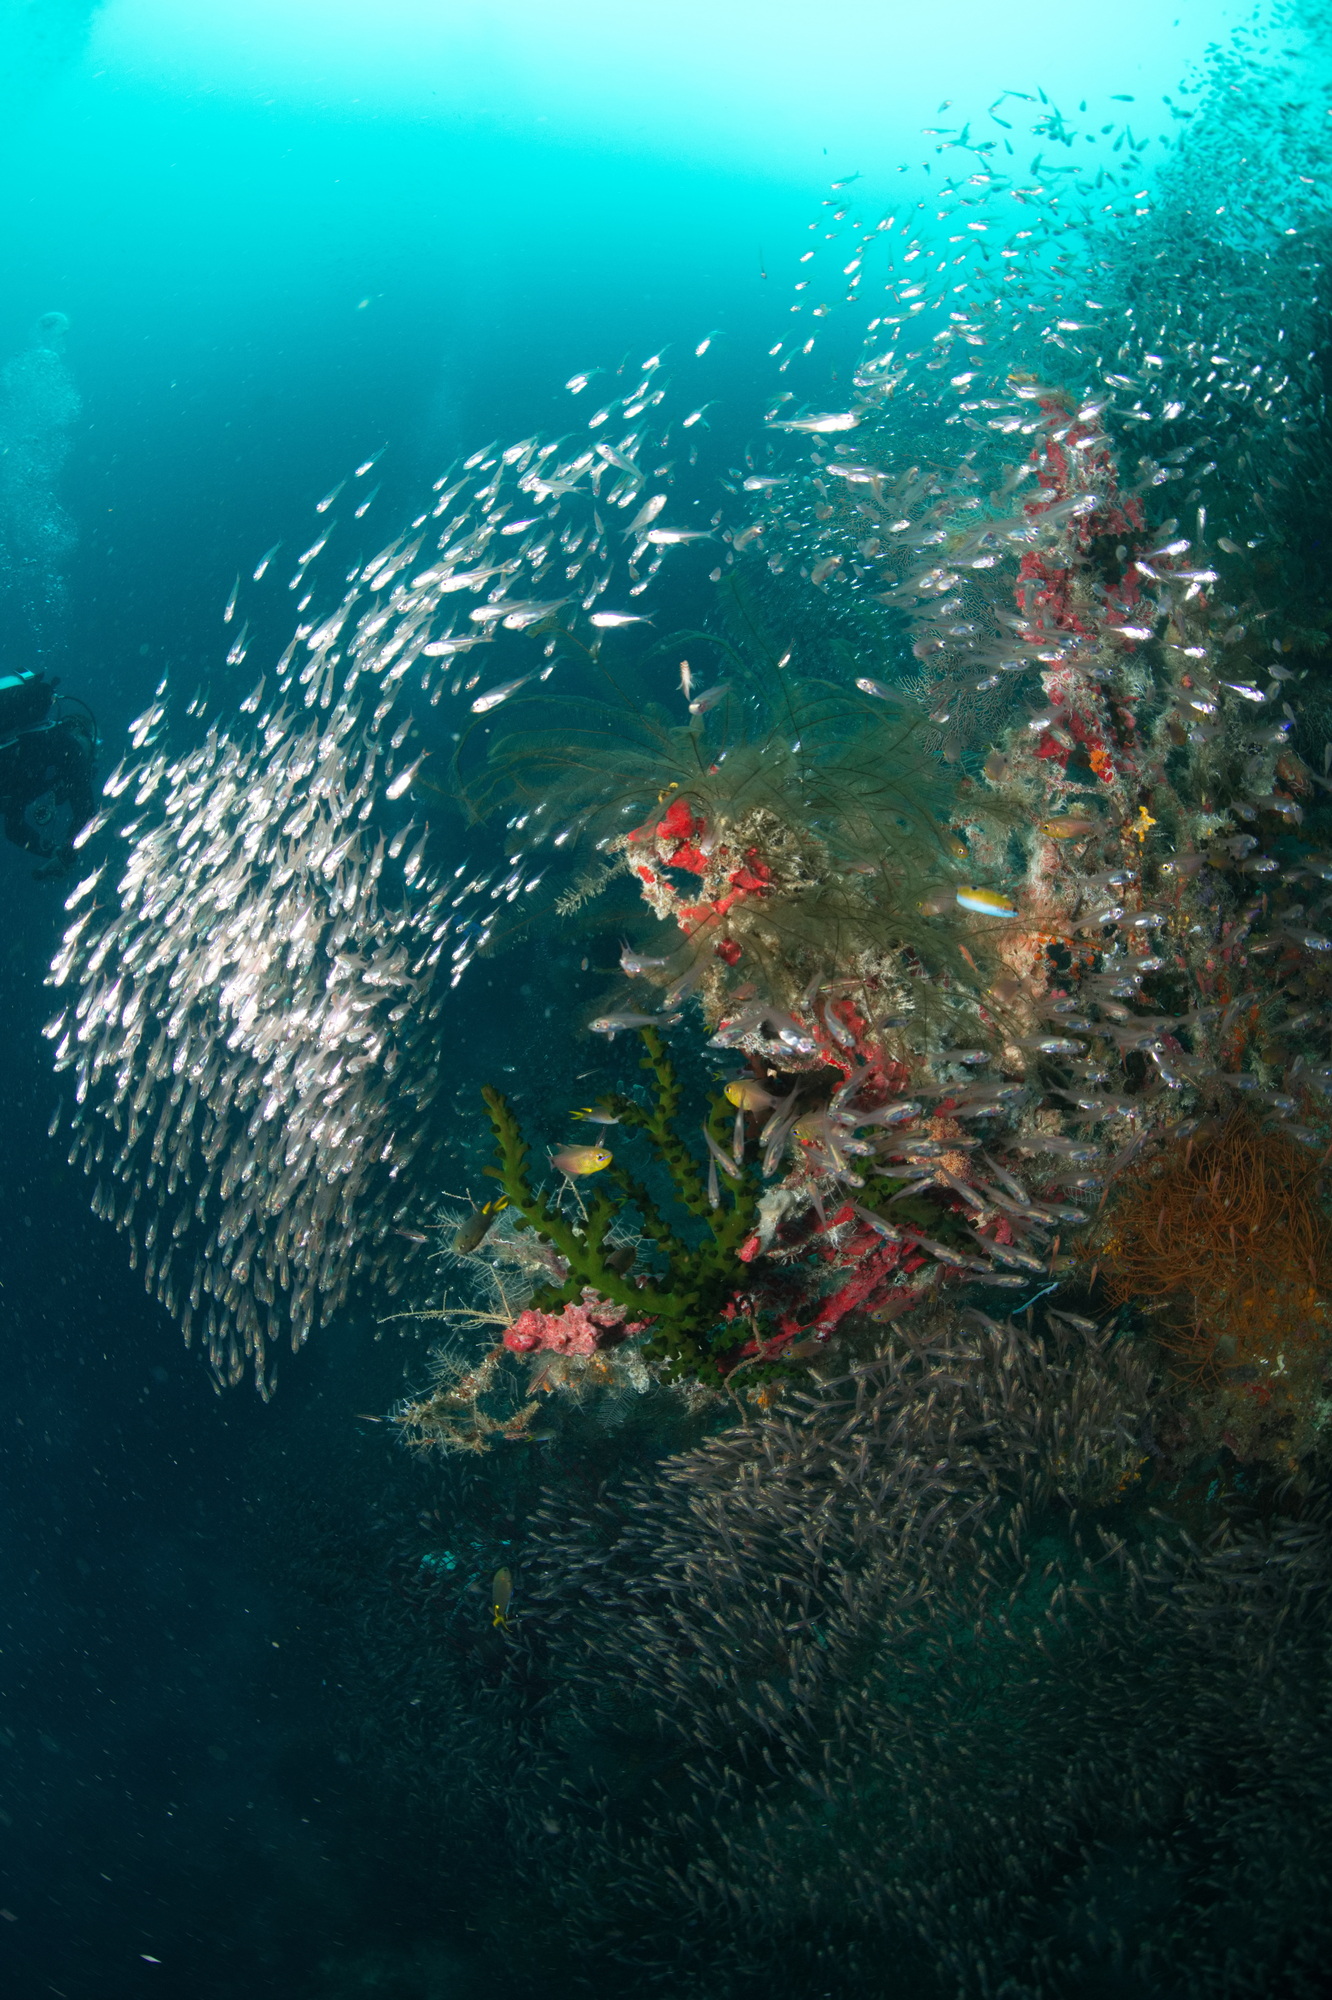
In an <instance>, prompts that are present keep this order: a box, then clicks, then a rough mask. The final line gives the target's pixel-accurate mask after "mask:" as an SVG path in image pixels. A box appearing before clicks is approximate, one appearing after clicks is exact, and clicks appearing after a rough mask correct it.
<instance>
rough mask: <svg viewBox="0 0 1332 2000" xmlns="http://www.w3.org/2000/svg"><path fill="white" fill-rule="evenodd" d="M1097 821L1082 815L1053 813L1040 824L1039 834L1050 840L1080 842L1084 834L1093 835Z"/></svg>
mask: <svg viewBox="0 0 1332 2000" xmlns="http://www.w3.org/2000/svg"><path fill="white" fill-rule="evenodd" d="M1099 824H1100V822H1099V821H1098V820H1094V819H1088V818H1087V817H1086V815H1085V814H1084V813H1055V814H1053V815H1052V817H1051V818H1049V819H1043V820H1042V821H1041V822H1040V827H1041V832H1042V833H1044V834H1048V835H1049V837H1050V839H1051V840H1081V838H1082V836H1083V834H1084V833H1095V831H1096V829H1097V826H1098V825H1099Z"/></svg>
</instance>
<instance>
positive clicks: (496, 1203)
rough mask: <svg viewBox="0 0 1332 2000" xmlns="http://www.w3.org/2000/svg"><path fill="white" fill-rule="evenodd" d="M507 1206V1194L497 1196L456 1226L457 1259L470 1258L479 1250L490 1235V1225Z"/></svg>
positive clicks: (454, 1237)
mask: <svg viewBox="0 0 1332 2000" xmlns="http://www.w3.org/2000/svg"><path fill="white" fill-rule="evenodd" d="M508 1205H509V1197H508V1195H507V1194H497V1195H496V1196H495V1199H494V1200H493V1201H487V1202H484V1203H483V1204H482V1206H481V1207H480V1208H474V1209H473V1210H472V1212H471V1214H470V1215H468V1216H465V1217H464V1218H463V1220H462V1221H461V1222H460V1223H459V1224H458V1227H457V1229H456V1230H455V1231H454V1235H453V1248H454V1252H455V1254H456V1255H457V1256H459V1257H470V1256H471V1254H472V1252H473V1251H474V1250H479V1249H480V1247H481V1245H482V1243H484V1242H485V1239H486V1237H487V1236H488V1234H489V1233H490V1225H491V1223H492V1222H493V1221H494V1220H495V1217H496V1216H497V1215H498V1214H500V1212H501V1210H503V1209H506V1208H507V1207H508Z"/></svg>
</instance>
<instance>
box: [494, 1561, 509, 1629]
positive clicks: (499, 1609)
mask: <svg viewBox="0 0 1332 2000" xmlns="http://www.w3.org/2000/svg"><path fill="white" fill-rule="evenodd" d="M512 1596H513V1574H512V1572H511V1571H510V1570H507V1569H497V1570H496V1571H495V1581H494V1582H493V1583H492V1584H491V1586H490V1598H491V1607H490V1608H491V1610H492V1611H493V1612H494V1614H495V1616H494V1619H493V1620H492V1623H494V1624H496V1625H498V1626H499V1627H500V1628H501V1629H502V1630H503V1631H505V1632H507V1631H508V1629H509V1619H508V1610H509V1599H510V1598H511V1597H512Z"/></svg>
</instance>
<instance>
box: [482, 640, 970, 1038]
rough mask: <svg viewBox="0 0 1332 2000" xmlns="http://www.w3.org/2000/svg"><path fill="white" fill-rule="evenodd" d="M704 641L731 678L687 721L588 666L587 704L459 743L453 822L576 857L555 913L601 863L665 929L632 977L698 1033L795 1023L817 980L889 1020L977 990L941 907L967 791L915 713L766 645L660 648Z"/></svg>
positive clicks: (697, 699)
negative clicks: (696, 1008) (837, 982)
mask: <svg viewBox="0 0 1332 2000" xmlns="http://www.w3.org/2000/svg"><path fill="white" fill-rule="evenodd" d="M703 640H706V643H707V644H709V645H710V646H711V647H713V648H715V649H716V650H717V651H719V653H720V654H721V657H722V666H721V669H720V671H722V672H724V673H725V674H726V675H727V676H728V678H727V679H725V680H723V681H719V682H717V683H716V684H714V685H713V686H711V687H707V688H703V689H702V690H701V691H698V692H694V691H693V690H694V687H695V683H694V681H693V680H691V679H686V682H685V688H684V692H685V693H686V695H689V694H691V693H692V699H691V700H690V702H689V710H690V713H689V716H688V720H687V721H683V722H682V721H677V720H676V719H674V718H673V717H672V716H671V714H670V713H669V711H668V710H667V709H666V708H665V707H663V706H662V704H661V703H660V702H659V701H657V700H655V699H652V698H649V697H647V696H640V695H639V693H638V692H637V691H636V690H635V688H634V687H633V686H632V685H631V684H630V682H629V681H628V680H623V679H621V678H619V677H616V676H612V675H611V674H610V672H609V670H607V669H606V668H605V667H604V664H603V661H602V659H601V657H600V656H599V655H598V657H596V658H594V659H592V660H591V661H590V662H589V663H588V664H589V668H590V670H591V671H593V672H595V673H596V674H597V675H598V676H604V680H603V682H602V684H601V685H600V686H599V688H598V689H597V691H596V693H595V695H592V696H580V695H571V696H567V697H556V696H539V697H537V698H535V699H533V700H532V701H530V702H527V703H525V704H524V705H525V706H526V708H527V709H528V712H529V715H530V718H531V720H530V725H529V727H527V728H526V729H524V730H522V731H513V732H510V733H507V734H505V735H503V736H501V737H499V738H498V740H496V741H495V742H494V743H493V744H492V745H491V746H490V748H489V750H488V751H486V752H485V753H484V754H483V756H482V757H481V758H480V759H479V760H478V759H475V758H473V756H472V754H471V749H470V747H469V745H468V744H467V743H464V744H463V745H462V746H461V747H460V751H459V756H458V759H457V761H456V764H455V779H456V785H457V790H458V795H459V797H460V800H461V802H462V804H463V806H464V809H465V810H466V811H467V812H469V813H470V814H471V815H472V816H473V817H475V818H477V819H482V818H487V817H490V816H492V815H496V814H498V813H499V812H501V811H504V812H506V813H507V814H509V815H510V818H509V826H510V828H511V829H512V830H513V831H514V832H515V835H516V837H517V839H518V841H519V842H520V843H521V844H523V845H524V846H526V847H532V848H536V849H539V848H541V847H543V846H545V845H546V844H549V846H550V847H552V848H554V849H557V850H562V851H563V853H564V854H566V855H568V856H569V858H570V859H571V860H573V861H574V863H575V870H576V873H577V879H576V882H575V890H576V895H577V901H576V902H575V901H574V899H573V897H572V896H571V895H570V894H569V893H568V891H567V890H566V892H565V893H564V894H562V895H560V896H558V897H557V901H556V908H557V910H560V909H564V910H568V911H570V912H572V910H573V909H574V908H576V907H579V906H581V905H582V904H583V903H584V902H585V901H586V900H587V897H586V895H585V894H584V888H583V885H584V884H585V883H586V882H588V881H592V882H594V883H595V884H596V885H597V886H598V887H599V888H604V887H605V886H607V885H608V884H609V882H610V881H611V879H612V878H611V876H610V874H609V873H602V874H596V873H594V874H592V875H590V876H589V874H588V867H589V862H600V863H602V865H603V867H604V866H605V863H606V862H608V861H609V860H610V859H611V858H612V857H618V860H619V866H620V869H621V871H622V872H623V874H624V877H625V879H626V881H632V882H633V883H635V884H636V886H637V889H638V893H639V895H640V896H641V898H642V900H643V901H644V902H646V903H647V904H648V905H649V907H650V908H651V909H652V911H653V912H654V914H655V915H656V916H657V917H658V919H660V920H662V921H669V922H671V923H672V925H673V927H674V934H673V935H671V936H669V937H666V938H662V937H661V936H660V935H658V937H657V940H656V943H655V945H654V947H653V948H654V949H655V950H656V951H657V952H658V953H659V954H660V959H661V962H660V964H659V965H658V966H657V967H656V968H654V969H653V970H652V971H651V972H649V973H648V974H647V975H646V976H647V977H649V978H650V979H651V980H653V982H654V983H655V984H657V985H658V986H660V987H662V988H663V989H665V990H666V992H667V994H668V996H676V995H678V996H682V995H683V994H684V993H686V992H691V991H697V992H698V994H699V996H700V998H701V999H702V1001H703V1004H704V1011H705V1014H706V1016H707V1018H708V1019H709V1020H710V1021H712V1022H713V1023H715V1022H716V1020H718V1019H719V1018H720V1017H721V1015H722V1014H723V1013H724V1012H725V1011H726V1010H727V1008H728V1006H729V1005H730V1004H731V1002H732V1001H733V1000H739V999H741V998H742V997H754V996H755V995H758V996H759V997H761V998H762V999H763V1000H765V1001H767V1002H770V1003H772V1004H773V1005H776V1006H780V1007H784V1008H786V1009H788V1010H789V1009H792V1008H794V1007H795V1005H796V1003H797V1001H798V1000H799V996H800V995H801V994H802V993H804V992H806V991H807V990H813V989H817V988H818V987H819V986H820V985H821V984H822V983H823V982H824V981H826V980H828V979H830V978H839V979H841V980H846V979H847V978H848V977H849V978H851V980H852V981H853V983H854V982H857V981H859V982H861V983H864V982H866V981H868V982H869V983H870V984H871V985H872V986H874V987H875V988H882V989H884V991H885V992H887V990H888V989H890V988H891V989H892V991H891V994H890V996H889V997H890V1000H891V1001H892V1002H893V1003H894V1004H896V1005H897V1006H899V1007H900V1006H902V1005H903V1004H907V1003H904V994H905V993H908V992H909V993H910V994H911V1002H910V1003H909V1004H910V1005H912V1006H915V1007H920V1006H927V1005H929V1004H930V999H931V996H930V993H929V991H928V990H927V989H928V987H929V985H930V982H936V983H940V982H941V983H944V984H946V985H953V986H960V987H967V986H972V985H975V984H977V983H978V960H979V961H980V962H981V963H983V962H984V960H985V959H986V958H987V957H988V955H989V954H988V950H987V937H988V933H989V931H990V930H991V929H992V928H993V926H992V925H991V924H990V923H989V922H988V921H987V920H986V918H985V917H984V915H983V914H982V915H981V916H980V917H979V918H975V919H970V920H969V919H967V918H966V917H965V916H964V914H963V912H962V911H961V910H959V908H958V906H957V903H956V890H957V889H958V887H959V886H961V885H963V884H964V883H969V882H970V881H971V880H972V879H973V878H974V877H975V875H976V863H975V861H974V860H969V859H968V855H969V849H968V846H967V841H966V834H965V827H966V822H967V820H968V818H969V817H970V816H971V814H972V813H973V812H974V802H975V794H974V792H973V791H972V788H971V787H969V786H967V785H966V784H965V781H964V782H963V783H962V784H960V783H959V779H958V776H957V774H955V773H954V772H952V771H951V770H950V769H949V768H948V767H947V766H946V764H945V763H944V762H943V761H942V760H941V758H940V757H939V755H938V754H937V751H936V750H935V749H933V748H932V747H931V746H930V744H929V742H928V741H927V740H926V737H927V735H928V732H927V730H925V727H924V725H925V718H924V717H923V715H920V714H917V713H916V712H915V710H914V709H913V706H912V704H911V703H910V701H909V700H907V699H906V698H903V697H902V696H900V695H897V694H895V693H893V691H892V690H891V689H889V688H887V687H884V686H882V685H881V684H880V683H878V682H876V681H872V680H869V679H863V680H862V681H861V683H860V684H859V685H858V686H854V687H853V686H848V685H845V684H842V683H839V681H838V680H836V679H833V678H824V677H822V676H821V675H818V674H815V673H807V674H797V673H796V672H795V671H794V670H788V667H787V663H786V658H785V657H783V658H782V659H776V658H774V659H771V660H770V659H769V658H768V657H767V655H768V643H767V642H766V640H762V639H760V640H758V641H754V642H752V643H751V644H749V645H748V646H745V647H741V646H740V645H738V644H735V643H732V641H731V640H730V639H727V638H720V637H718V636H716V635H712V634H708V635H703V634H698V633H691V634H687V635H684V639H683V640H682V641H675V642H672V644H673V646H674V647H675V649H676V650H679V649H681V647H682V646H683V645H684V644H688V645H689V646H690V648H691V650H694V651H697V650H698V642H700V641H703ZM662 650H663V648H662V647H657V648H655V649H653V654H650V655H649V656H648V657H647V659H646V660H645V661H643V662H642V663H640V667H641V670H642V671H646V670H647V668H648V667H650V665H651V663H652V659H653V657H654V655H655V656H660V654H661V652H662ZM867 690H868V691H867ZM515 706H516V704H515ZM987 806H988V801H987ZM995 810H996V813H997V815H998V817H999V818H1000V819H1002V818H1003V817H1004V808H1003V806H1002V805H1000V806H998V807H996V809H995ZM990 816H991V817H994V816H995V815H994V814H991V815H990ZM579 870H581V872H577V871H579ZM616 915H617V918H618V917H619V916H620V913H619V912H618V911H617V913H616ZM922 974H924V975H925V977H924V978H923V979H922V978H921V976H920V975H922ZM745 989H748V992H747V993H746V992H745ZM670 1004H674V999H673V998H672V999H671V1000H670ZM890 1011H891V1007H890Z"/></svg>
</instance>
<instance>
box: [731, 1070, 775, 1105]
mask: <svg viewBox="0 0 1332 2000" xmlns="http://www.w3.org/2000/svg"><path fill="white" fill-rule="evenodd" d="M725 1097H726V1102H727V1103H728V1104H733V1105H734V1106H735V1108H736V1110H737V1111H766V1110H767V1109H768V1107H769V1105H770V1104H771V1103H772V1101H773V1100H772V1096H771V1094H770V1093H769V1092H768V1091H766V1090H765V1089H764V1088H763V1085H762V1084H761V1083H759V1082H758V1081H757V1079H756V1078H754V1077H752V1076H737V1077H735V1078H734V1079H733V1080H732V1082H730V1083H728V1084H727V1086H726V1090H725Z"/></svg>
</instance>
